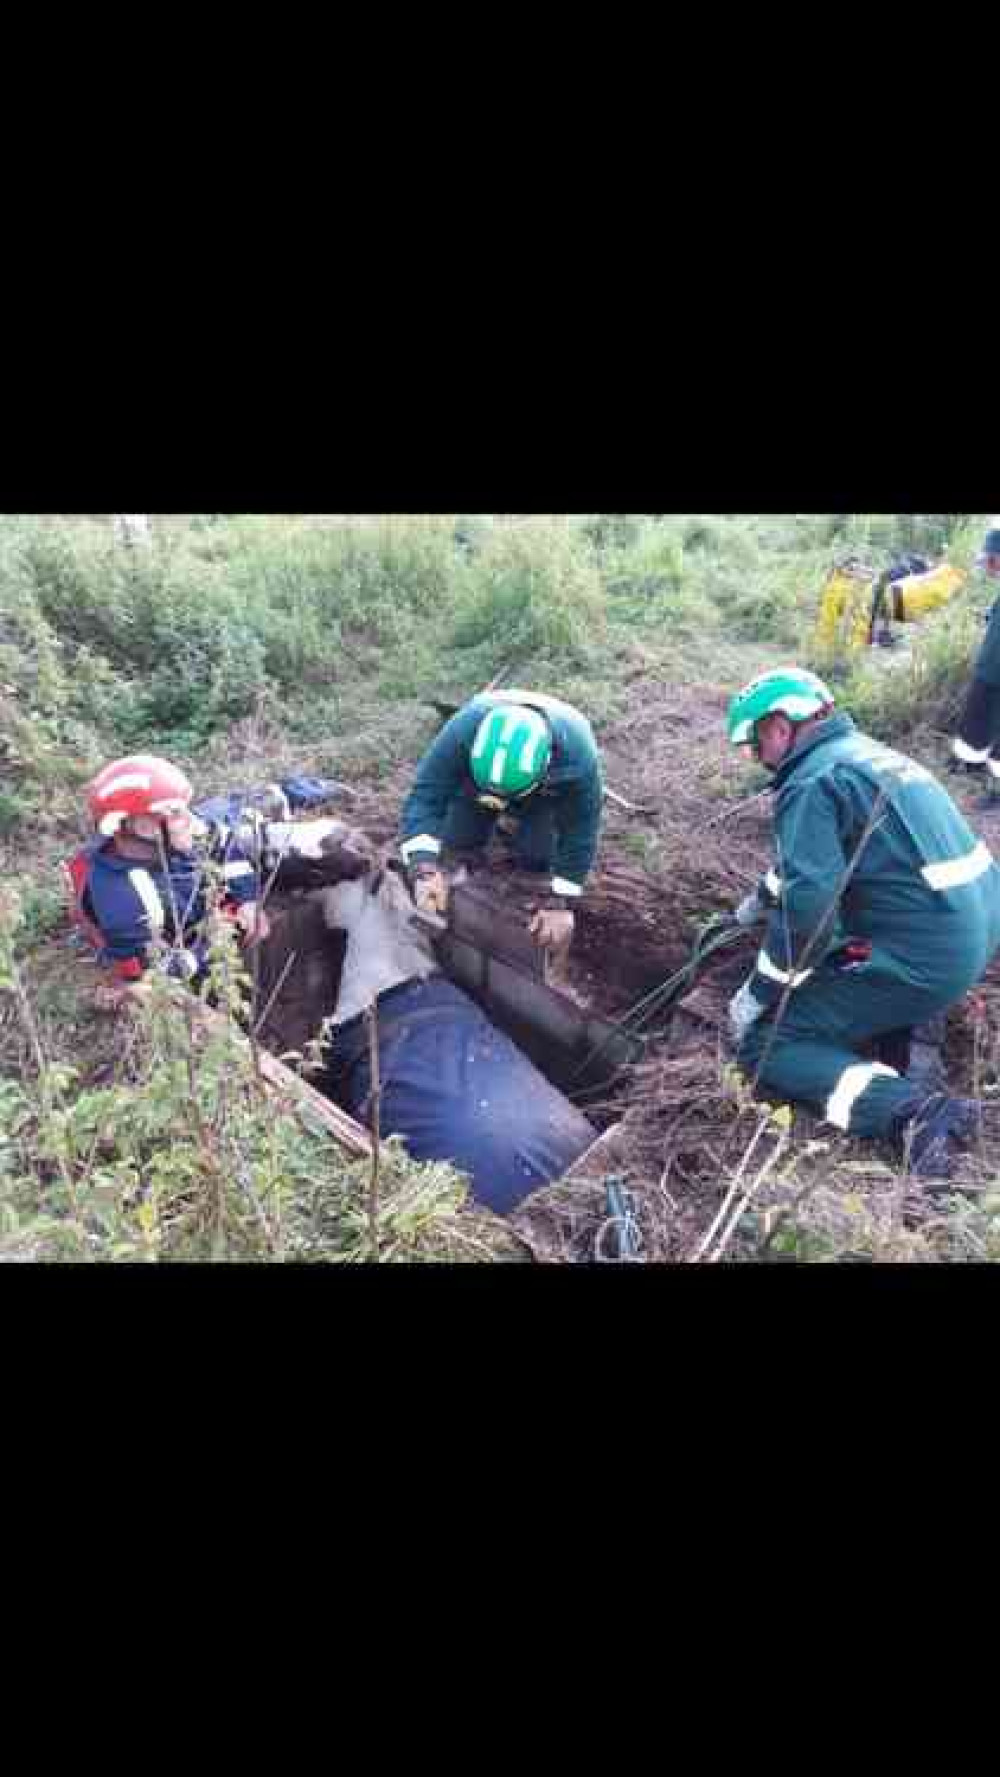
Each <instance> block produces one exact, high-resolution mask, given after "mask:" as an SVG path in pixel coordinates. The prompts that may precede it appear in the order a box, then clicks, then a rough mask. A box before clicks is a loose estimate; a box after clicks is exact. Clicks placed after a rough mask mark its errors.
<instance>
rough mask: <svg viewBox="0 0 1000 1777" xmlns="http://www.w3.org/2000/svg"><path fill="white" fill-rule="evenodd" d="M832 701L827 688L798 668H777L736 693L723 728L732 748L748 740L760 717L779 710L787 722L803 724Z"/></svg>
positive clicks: (831, 693)
mask: <svg viewBox="0 0 1000 1777" xmlns="http://www.w3.org/2000/svg"><path fill="white" fill-rule="evenodd" d="M833 702H834V696H833V692H832V691H831V690H830V687H829V685H825V684H824V683H823V680H822V679H820V678H817V676H816V674H815V673H810V672H807V671H806V669H805V667H802V666H787V667H779V668H778V670H777V672H770V673H762V674H761V675H760V677H759V678H756V679H751V680H750V683H749V685H744V687H743V689H742V691H737V693H736V696H735V697H734V698H733V700H732V702H731V703H730V705H729V715H728V718H727V728H728V731H729V738H730V740H731V742H732V744H733V746H734V747H739V746H744V745H745V744H746V742H747V741H752V739H753V731H754V724H755V723H757V722H759V721H760V720H761V717H762V716H770V715H772V714H773V713H774V711H775V710H780V711H781V712H782V714H783V715H785V716H787V717H788V720H789V721H790V722H804V721H805V719H806V717H807V716H815V714H816V712H817V710H821V709H825V707H826V705H827V704H828V703H833Z"/></svg>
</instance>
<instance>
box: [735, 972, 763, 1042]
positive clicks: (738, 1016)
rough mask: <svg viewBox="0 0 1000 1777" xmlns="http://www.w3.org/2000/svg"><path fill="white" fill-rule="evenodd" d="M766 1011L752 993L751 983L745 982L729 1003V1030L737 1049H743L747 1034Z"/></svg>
mask: <svg viewBox="0 0 1000 1777" xmlns="http://www.w3.org/2000/svg"><path fill="white" fill-rule="evenodd" d="M766 1010H767V1008H766V1006H762V1005H761V1003H760V1000H759V999H757V997H756V995H755V994H753V993H752V992H751V990H750V983H749V981H744V983H743V986H742V987H741V988H740V989H739V991H738V992H737V993H734V994H733V997H732V999H731V1000H730V1002H729V1028H730V1030H731V1031H732V1035H733V1042H734V1043H735V1044H736V1047H737V1049H739V1048H740V1047H741V1045H742V1043H743V1041H744V1039H745V1037H746V1035H747V1032H748V1031H749V1030H751V1029H752V1028H753V1026H754V1025H755V1024H756V1022H757V1020H758V1018H760V1017H761V1015H762V1013H764V1012H765V1011H766Z"/></svg>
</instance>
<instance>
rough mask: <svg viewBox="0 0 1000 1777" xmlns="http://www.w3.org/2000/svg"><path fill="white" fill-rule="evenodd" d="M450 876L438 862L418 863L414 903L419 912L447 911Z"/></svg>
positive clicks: (414, 886)
mask: <svg viewBox="0 0 1000 1777" xmlns="http://www.w3.org/2000/svg"><path fill="white" fill-rule="evenodd" d="M448 889H449V883H448V878H447V876H446V875H445V872H444V871H443V870H440V869H439V868H438V866H437V865H436V864H418V865H417V866H416V868H415V870H414V872H413V905H414V907H416V909H417V912H418V913H440V914H443V913H446V912H447V910H448Z"/></svg>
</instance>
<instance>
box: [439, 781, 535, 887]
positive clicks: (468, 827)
mask: <svg viewBox="0 0 1000 1777" xmlns="http://www.w3.org/2000/svg"><path fill="white" fill-rule="evenodd" d="M509 812H510V813H511V814H512V815H513V817H514V819H515V820H516V822H517V831H516V833H515V834H514V837H513V846H514V854H515V857H516V858H517V861H518V862H519V863H521V864H524V865H525V867H526V868H528V869H531V870H548V869H550V868H551V866H552V859H553V854H554V852H555V841H556V830H555V817H554V813H553V808H552V803H551V802H550V801H549V800H548V799H547V798H546V799H540V798H539V797H537V796H529V797H528V798H527V799H526V800H525V801H524V802H514V803H512V804H511V806H510V811H509ZM496 819H497V816H496V814H495V812H494V811H493V810H492V809H489V808H480V807H479V805H478V803H477V802H476V801H475V799H474V798H473V797H472V796H471V795H470V796H456V797H454V798H453V800H452V801H451V802H450V803H449V804H448V812H447V815H446V817H445V824H444V831H443V833H442V835H441V838H442V841H443V843H444V844H445V846H446V847H447V848H448V849H449V850H451V851H476V850H478V849H479V847H480V846H484V845H486V844H487V843H488V841H489V837H490V834H491V833H492V831H493V827H494V824H495V822H496Z"/></svg>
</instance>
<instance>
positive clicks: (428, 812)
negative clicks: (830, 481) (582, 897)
mask: <svg viewBox="0 0 1000 1777" xmlns="http://www.w3.org/2000/svg"><path fill="white" fill-rule="evenodd" d="M505 703H523V704H528V705H529V706H530V707H531V708H532V709H538V710H541V711H542V713H543V715H545V716H546V717H547V718H548V720H549V723H550V724H551V727H552V739H553V747H552V763H551V766H550V767H549V772H548V775H547V777H546V779H545V782H544V784H543V785H542V786H541V788H540V789H538V790H536V791H535V792H534V795H535V796H540V797H543V798H545V799H551V802H552V805H553V814H554V817H555V827H556V833H557V839H556V851H555V856H554V858H553V861H552V874H553V877H565V878H566V880H567V881H569V882H572V883H575V884H578V885H579V886H580V887H582V886H583V883H584V880H585V878H586V877H587V875H588V873H589V871H590V869H591V866H592V864H593V862H594V857H595V854H596V851H597V840H598V835H599V833H600V826H601V801H602V798H603V794H604V787H603V784H602V781H601V761H600V755H599V753H598V751H597V743H596V741H595V740H594V733H593V729H592V728H591V726H590V723H589V722H588V721H587V718H586V717H585V716H582V715H581V714H580V711H579V710H576V709H574V708H573V706H572V704H569V703H563V702H562V700H561V699H560V698H558V697H548V696H545V695H544V694H543V693H542V692H539V691H483V692H480V694H479V695H478V697H473V698H470V700H469V702H468V703H467V704H465V705H463V707H462V709H460V710H458V711H457V712H456V714H455V715H454V716H452V717H451V719H450V721H448V722H446V723H445V725H444V727H443V728H442V729H441V732H440V734H438V736H437V738H436V739H435V740H434V741H433V743H432V744H431V746H430V747H429V748H428V750H427V752H426V753H425V754H424V756H423V758H422V759H421V761H420V764H419V765H418V766H417V774H416V777H415V778H414V781H413V788H412V789H411V791H410V794H409V795H408V796H407V798H406V801H405V802H404V804H403V810H402V814H401V816H400V841H401V843H400V850H401V852H402V854H403V858H404V859H405V861H406V862H407V863H408V864H412V863H414V862H416V861H417V860H418V859H420V858H433V857H435V856H436V855H437V853H438V852H439V850H440V845H441V833H442V831H443V829H444V825H445V819H446V816H447V812H448V805H449V803H450V802H451V801H452V799H453V798H454V797H456V796H462V795H468V794H474V786H473V779H472V774H471V772H470V770H469V755H470V753H471V751H472V742H473V739H474V736H475V733H476V729H477V728H478V727H479V724H480V722H481V721H482V719H483V717H484V716H485V714H486V712H487V711H488V710H491V709H495V708H496V707H497V705H500V704H505ZM533 799H534V798H532V800H533ZM417 841H426V843H421V844H418V843H415V842H417Z"/></svg>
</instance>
